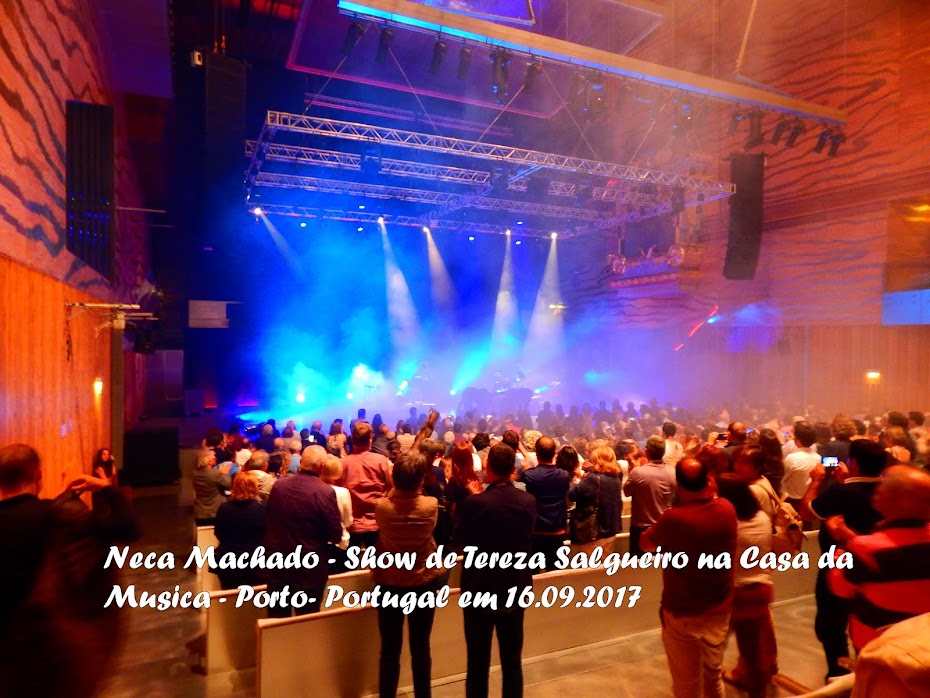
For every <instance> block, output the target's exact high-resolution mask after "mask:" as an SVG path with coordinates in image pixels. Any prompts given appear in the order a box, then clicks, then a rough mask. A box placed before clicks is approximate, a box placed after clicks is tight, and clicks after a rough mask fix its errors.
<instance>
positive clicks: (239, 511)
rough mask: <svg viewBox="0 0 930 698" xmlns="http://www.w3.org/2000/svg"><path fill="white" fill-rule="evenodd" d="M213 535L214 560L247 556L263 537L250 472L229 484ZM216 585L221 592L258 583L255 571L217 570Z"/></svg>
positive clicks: (260, 507)
mask: <svg viewBox="0 0 930 698" xmlns="http://www.w3.org/2000/svg"><path fill="white" fill-rule="evenodd" d="M213 532H214V533H215V534H216V539H217V540H218V541H219V542H220V544H219V546H218V548H217V550H216V557H217V558H218V559H219V558H221V557H222V556H223V555H225V554H226V553H233V554H234V555H235V556H236V558H237V559H238V557H239V556H240V555H242V554H245V553H248V554H249V555H251V554H252V553H253V552H254V551H255V549H256V548H258V546H260V545H261V544H262V539H263V538H264V537H265V507H264V505H263V504H262V503H261V501H260V499H259V496H258V477H257V476H256V475H255V472H254V471H246V472H244V473H242V474H240V475H238V476H236V479H235V480H234V481H233V487H232V494H230V496H229V501H228V502H226V503H225V504H223V505H222V506H220V508H219V511H217V512H216V524H215V526H214V529H213ZM215 572H216V574H217V575H218V576H219V578H220V584H222V586H223V588H224V589H235V588H236V587H238V586H239V585H241V584H245V585H255V584H261V583H262V582H261V580H260V578H259V574H258V570H253V569H251V568H247V569H225V570H224V569H217V570H215Z"/></svg>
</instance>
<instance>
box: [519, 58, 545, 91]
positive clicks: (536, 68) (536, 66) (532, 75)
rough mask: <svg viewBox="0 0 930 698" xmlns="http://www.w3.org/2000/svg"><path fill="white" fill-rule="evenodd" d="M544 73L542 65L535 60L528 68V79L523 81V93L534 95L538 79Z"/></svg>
mask: <svg viewBox="0 0 930 698" xmlns="http://www.w3.org/2000/svg"><path fill="white" fill-rule="evenodd" d="M540 73H542V63H540V62H539V59H538V58H534V59H533V61H532V63H528V64H527V66H526V78H525V79H524V80H523V93H524V94H532V93H533V87H534V86H535V85H536V79H537V78H538V77H539V75H540Z"/></svg>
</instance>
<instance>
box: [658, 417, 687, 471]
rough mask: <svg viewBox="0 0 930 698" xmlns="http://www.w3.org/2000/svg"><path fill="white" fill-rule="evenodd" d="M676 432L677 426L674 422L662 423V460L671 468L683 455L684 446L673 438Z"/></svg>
mask: <svg viewBox="0 0 930 698" xmlns="http://www.w3.org/2000/svg"><path fill="white" fill-rule="evenodd" d="M677 433H678V427H677V426H676V425H675V422H665V424H663V425H662V434H663V436H664V437H665V455H664V456H663V457H662V462H663V463H665V464H666V465H670V466H672V467H673V468H674V467H675V466H676V465H677V464H678V461H680V460H681V459H682V458H684V456H685V449H684V447H683V446H682V445H681V444H680V443H678V440H677V439H676V438H675V434H677Z"/></svg>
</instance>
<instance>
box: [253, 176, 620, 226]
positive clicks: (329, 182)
mask: <svg viewBox="0 0 930 698" xmlns="http://www.w3.org/2000/svg"><path fill="white" fill-rule="evenodd" d="M254 183H255V185H256V186H263V187H278V188H282V189H303V190H304V191H313V192H320V193H324V194H336V195H344V196H357V197H369V198H373V199H399V200H401V201H410V202H413V203H421V204H431V205H435V206H440V209H439V210H438V211H436V212H434V213H431V214H425V216H423V217H420V218H419V219H418V220H420V221H421V225H422V223H423V221H424V220H425V219H427V218H430V217H431V216H433V215H437V214H438V215H446V212H445V211H444V210H443V208H442V207H443V206H447V205H449V204H455V203H457V202H458V201H459V200H460V199H461V196H460V195H458V194H450V193H448V192H438V191H428V190H426V189H413V188H409V187H392V186H385V185H382V184H365V183H363V182H350V181H347V180H343V179H322V178H320V177H303V176H300V175H289V174H279V173H275V172H261V173H259V174H258V176H257V177H256V178H255V180H254ZM469 206H471V207H473V208H479V209H484V210H487V211H509V212H511V213H520V214H524V215H532V216H543V217H546V218H564V219H569V220H577V221H589V222H594V221H600V220H602V219H603V218H604V214H603V213H600V212H598V211H592V210H590V209H584V208H571V207H568V206H555V205H552V204H541V203H536V202H533V201H512V200H510V199H493V198H487V197H480V198H477V199H476V200H475V201H473V202H471V203H469ZM459 208H460V207H459ZM262 209H264V204H262Z"/></svg>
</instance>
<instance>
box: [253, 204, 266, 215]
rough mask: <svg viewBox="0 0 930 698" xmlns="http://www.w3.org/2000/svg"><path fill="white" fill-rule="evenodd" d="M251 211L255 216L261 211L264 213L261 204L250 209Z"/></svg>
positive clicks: (260, 213)
mask: <svg viewBox="0 0 930 698" xmlns="http://www.w3.org/2000/svg"><path fill="white" fill-rule="evenodd" d="M252 213H254V214H255V215H256V216H260V215H262V213H264V211H262V207H261V206H256V207H255V208H253V209H252Z"/></svg>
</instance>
